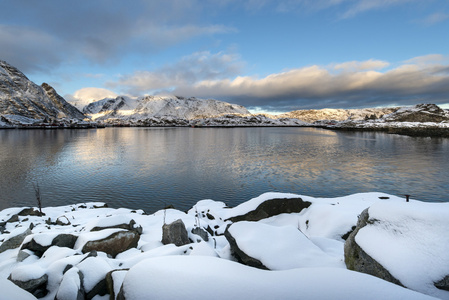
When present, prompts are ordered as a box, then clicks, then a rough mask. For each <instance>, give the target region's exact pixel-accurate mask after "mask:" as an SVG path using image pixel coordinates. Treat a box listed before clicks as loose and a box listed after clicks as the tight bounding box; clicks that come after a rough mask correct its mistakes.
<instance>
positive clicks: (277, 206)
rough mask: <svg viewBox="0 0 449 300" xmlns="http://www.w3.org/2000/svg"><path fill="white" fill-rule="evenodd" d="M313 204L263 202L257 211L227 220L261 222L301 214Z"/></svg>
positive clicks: (289, 200) (285, 201) (279, 201)
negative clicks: (286, 214)
mask: <svg viewBox="0 0 449 300" xmlns="http://www.w3.org/2000/svg"><path fill="white" fill-rule="evenodd" d="M311 204H312V203H311V202H308V201H303V200H302V199H301V198H284V199H270V200H267V201H264V202H262V203H261V204H260V205H259V206H257V208H256V209H255V210H252V211H250V212H247V213H246V214H244V215H241V216H234V217H231V218H229V219H227V220H229V221H232V222H239V221H259V220H262V219H265V218H269V217H272V216H276V215H279V214H283V213H299V212H301V211H302V210H303V209H304V208H307V207H309V206H310V205H311ZM227 220H226V221H227Z"/></svg>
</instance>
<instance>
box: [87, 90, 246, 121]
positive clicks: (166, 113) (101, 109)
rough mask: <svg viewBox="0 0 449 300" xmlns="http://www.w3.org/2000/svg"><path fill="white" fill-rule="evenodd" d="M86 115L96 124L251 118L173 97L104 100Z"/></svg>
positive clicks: (227, 107) (240, 110) (238, 110)
mask: <svg viewBox="0 0 449 300" xmlns="http://www.w3.org/2000/svg"><path fill="white" fill-rule="evenodd" d="M83 112H84V113H85V114H86V115H89V116H91V117H92V118H93V119H94V120H98V121H100V120H108V119H121V120H124V121H139V120H141V121H143V120H146V119H149V118H162V117H163V118H173V119H183V120H193V119H204V118H211V117H217V116H220V115H224V114H240V115H249V114H250V112H249V111H248V110H247V109H246V108H245V107H243V106H241V105H237V104H230V103H227V102H223V101H218V100H213V99H198V98H195V97H190V98H185V97H180V96H173V95H159V96H145V97H140V98H130V97H124V96H119V97H117V98H115V99H110V98H108V99H103V100H100V101H96V102H93V103H91V104H89V105H87V106H86V107H84V109H83Z"/></svg>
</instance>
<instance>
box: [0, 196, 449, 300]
mask: <svg viewBox="0 0 449 300" xmlns="http://www.w3.org/2000/svg"><path fill="white" fill-rule="evenodd" d="M448 216H449V203H426V202H421V201H417V200H413V199H411V200H410V201H409V202H407V201H406V199H404V198H399V197H396V196H393V195H389V194H385V193H375V192H371V193H360V194H353V195H348V196H343V197H336V198H314V197H309V196H304V195H297V194H287V193H265V194H262V195H260V196H258V197H256V198H253V199H250V200H248V201H246V202H244V203H242V204H240V205H238V206H236V207H232V208H230V207H227V206H226V205H225V204H224V203H223V202H217V201H213V200H200V201H198V202H197V203H196V204H195V205H193V206H192V208H191V209H189V210H188V211H186V212H182V211H179V210H176V209H172V208H165V209H162V210H158V211H156V212H154V213H151V214H146V213H145V212H144V211H142V210H131V209H127V208H108V207H107V205H106V204H105V203H102V202H90V203H79V204H71V205H65V206H55V207H42V208H38V207H34V208H29V207H11V208H7V209H4V210H1V211H0V241H1V243H0V285H2V286H4V285H6V283H5V282H6V281H8V284H10V283H13V284H14V285H12V286H11V285H9V287H8V288H9V289H10V290H12V289H18V290H17V292H19V291H20V292H21V293H27V295H28V296H29V298H25V299H36V297H37V298H40V299H44V300H50V299H52V300H53V299H58V300H63V299H72V298H73V297H74V298H75V299H92V298H94V297H96V298H98V299H103V298H102V297H106V298H110V299H126V300H134V299H142V297H144V298H145V297H147V298H148V297H156V295H158V297H160V298H162V299H173V297H175V298H180V299H193V296H192V297H189V296H187V295H195V299H210V298H211V297H212V298H214V299H222V298H226V297H228V296H229V293H228V292H226V290H227V288H226V287H229V285H233V286H234V287H235V288H234V289H233V291H232V295H233V298H234V299H248V297H250V296H252V297H256V298H258V299H273V298H276V297H280V298H282V299H296V298H297V296H298V293H305V294H307V295H309V296H306V297H305V299H315V298H317V297H318V298H320V297H322V298H329V297H332V298H334V299H352V298H361V297H363V298H364V299H379V298H385V297H386V298H387V299H394V298H396V297H398V296H399V295H400V296H401V297H403V298H404V299H433V298H431V297H428V296H426V295H424V294H427V295H431V296H436V297H438V298H441V299H449V292H448V291H445V290H444V289H445V288H446V287H445V285H444V283H440V282H435V284H433V282H432V280H433V279H432V278H438V277H439V276H443V277H444V276H445V275H448V276H449V269H447V268H436V267H435V268H433V267H430V266H437V265H439V266H441V265H443V266H445V265H444V264H441V261H446V259H449V253H447V251H446V250H447V246H448V244H449V238H445V237H444V236H445V235H444V234H445V232H441V230H443V231H444V230H445V229H446V228H447V226H448V225H449V218H448ZM363 218H366V220H367V222H366V223H365V225H361V220H363ZM373 220H375V221H373ZM404 222H405V223H404ZM404 224H407V228H408V230H403V227H404ZM364 226H368V227H370V228H371V229H372V230H376V231H374V232H379V233H382V235H381V236H376V235H372V233H371V234H370V235H368V237H364V235H363V234H362V233H364V232H365V231H364V229H363V227H364ZM398 226H399V227H398ZM401 226H402V227H401ZM435 226H436V227H435ZM401 228H402V229H401ZM438 228H441V230H437V229H438ZM417 229H419V230H417ZM366 232H369V231H366ZM392 235H393V236H394V239H393V240H392V241H389V240H388V239H389V238H390V237H391V236H392ZM440 235H441V236H442V237H443V238H441V237H440V238H439V239H437V238H436V236H440ZM355 236H357V237H358V238H357V240H356V239H355ZM359 236H360V237H359ZM404 238H406V241H407V243H406V244H405V245H406V248H404V249H403V248H401V247H403V243H404ZM365 240H368V241H373V240H374V241H376V240H378V241H379V245H382V246H374V245H372V243H365ZM355 241H357V243H360V244H359V246H357V247H359V248H360V247H361V249H365V248H366V249H367V251H368V250H369V251H370V253H371V255H373V256H372V258H371V259H374V260H376V261H378V262H381V263H382V268H385V269H386V270H390V271H394V272H392V274H395V276H397V277H395V278H396V279H395V280H398V282H400V283H401V284H402V285H404V286H406V287H407V288H403V287H400V286H399V285H397V284H393V283H391V282H395V281H394V280H393V279H388V278H387V277H383V275H381V273H376V274H373V273H369V272H368V273H367V272H366V271H365V270H364V269H363V268H362V269H360V268H359V267H357V262H356V261H354V259H355V257H362V256H361V254H356V255H355V256H351V255H352V254H351V253H352V251H359V250H356V249H359V248H357V247H355V248H354V247H352V246H351V245H350V244H351V243H354V242H355ZM376 244H377V243H376ZM299 249H301V250H300V251H298V250H299ZM419 249H421V250H419ZM423 249H424V250H425V251H422V250H423ZM426 249H432V251H433V252H432V253H431V254H429V253H428V250H426ZM396 251H401V252H402V253H403V254H402V255H401V256H399V257H396V258H395V259H394V260H393V261H390V262H388V263H387V262H386V261H388V260H386V258H387V257H394V253H395V252H396ZM435 251H436V252H435ZM408 252H410V253H411V254H413V255H412V256H411V257H410V256H409V255H408V254H407V253H408ZM364 255H365V254H364ZM365 256H366V255H365ZM417 258H418V259H417ZM404 263H406V264H407V265H409V266H410V267H411V268H412V269H411V271H410V270H409V271H407V270H404V271H400V270H401V269H399V271H398V270H397V268H398V266H399V267H400V266H402V265H403V264H404ZM423 263H424V267H425V268H427V269H429V268H430V269H429V270H432V272H430V273H431V274H427V272H421V271H420V270H421V269H420V268H422V264H423ZM371 264H372V262H369V261H368V260H367V261H363V265H365V266H366V265H371ZM378 268H379V267H378ZM350 270H352V271H350ZM272 271H276V272H272ZM354 271H356V272H354ZM366 273H367V274H371V275H367V274H366ZM203 275H204V276H206V277H204V278H203V277H202V276H203ZM372 275H374V276H372ZM226 278H228V279H226ZM245 278H252V279H251V280H249V281H245ZM256 278H257V279H256ZM306 278H307V279H306ZM323 278H326V284H327V286H328V288H327V289H323V288H322V281H323ZM448 278H449V277H448ZM198 280H200V282H201V287H200V286H198V285H197V283H198ZM388 281H390V282H388ZM205 282H209V283H210V284H213V286H214V287H215V289H214V290H210V291H209V292H208V293H200V294H198V289H202V288H204V284H205ZM238 282H244V284H237V283H238ZM333 283H335V284H333ZM167 284H169V286H171V287H172V286H173V284H175V285H176V287H177V288H176V289H173V288H169V286H168V285H167ZM433 285H435V286H434V287H432V286H433ZM268 287H269V288H268ZM299 287H300V288H299ZM298 288H299V290H298ZM267 289H268V290H267ZM172 291H182V293H180V294H178V295H177V297H176V296H174V294H173V293H172ZM184 293H186V294H184ZM210 293H212V294H210ZM323 293H324V294H323ZM68 295H72V296H71V297H69V296H68ZM198 297H199V298H198ZM366 297H368V298H366Z"/></svg>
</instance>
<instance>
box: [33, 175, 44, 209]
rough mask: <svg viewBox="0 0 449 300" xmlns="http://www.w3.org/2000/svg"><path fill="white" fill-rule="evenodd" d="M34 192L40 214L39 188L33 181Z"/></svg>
mask: <svg viewBox="0 0 449 300" xmlns="http://www.w3.org/2000/svg"><path fill="white" fill-rule="evenodd" d="M33 187H34V194H35V195H36V201H37V207H39V212H40V213H41V214H42V198H41V190H40V188H39V183H37V182H36V184H34V183H33Z"/></svg>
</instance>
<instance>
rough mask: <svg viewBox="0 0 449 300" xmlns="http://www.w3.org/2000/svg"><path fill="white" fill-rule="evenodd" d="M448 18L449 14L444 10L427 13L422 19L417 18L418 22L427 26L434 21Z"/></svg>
mask: <svg viewBox="0 0 449 300" xmlns="http://www.w3.org/2000/svg"><path fill="white" fill-rule="evenodd" d="M447 19H449V14H448V13H444V12H437V13H434V14H431V15H428V16H427V17H425V18H424V19H422V20H419V21H418V22H419V23H422V24H424V25H427V26H431V25H434V24H436V23H441V22H444V21H446V20H447Z"/></svg>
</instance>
